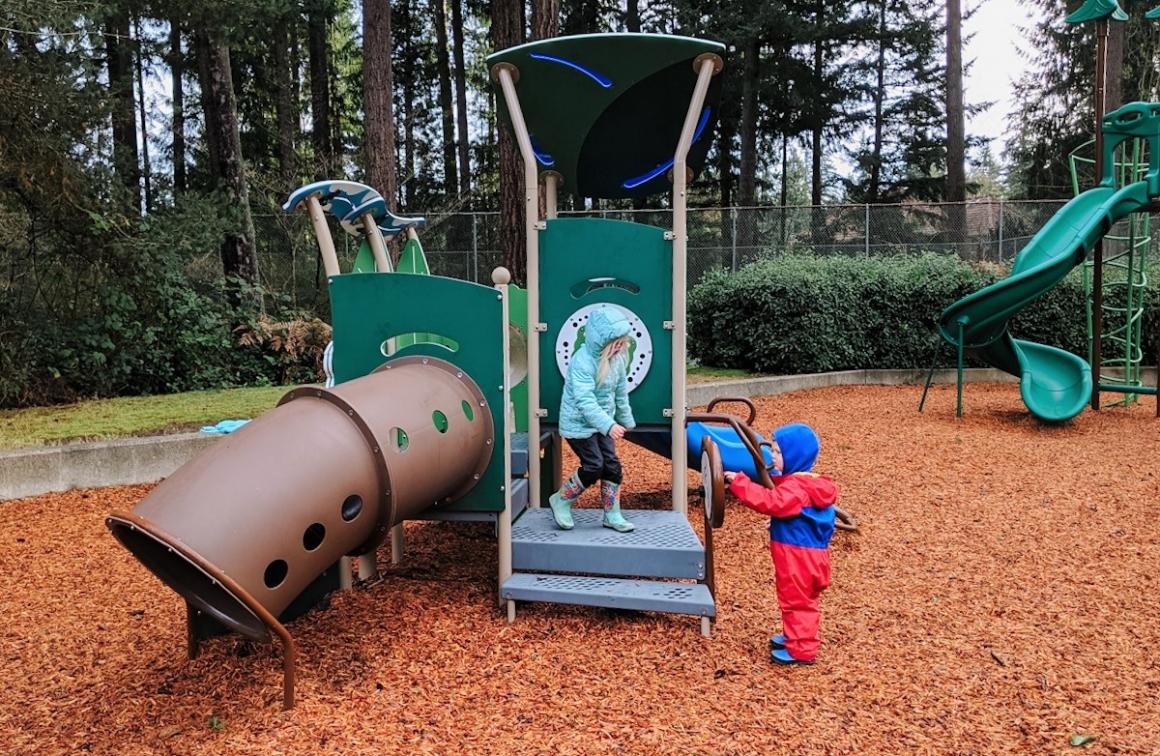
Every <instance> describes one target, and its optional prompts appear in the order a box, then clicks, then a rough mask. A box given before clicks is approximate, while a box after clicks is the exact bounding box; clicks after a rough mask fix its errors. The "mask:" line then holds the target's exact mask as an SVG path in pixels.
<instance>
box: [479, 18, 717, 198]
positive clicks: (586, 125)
mask: <svg viewBox="0 0 1160 756" xmlns="http://www.w3.org/2000/svg"><path fill="white" fill-rule="evenodd" d="M724 53H725V46H724V45H722V44H720V43H718V42H708V41H705V40H700V39H691V38H689V37H672V36H665V35H659V34H592V35H584V36H575V37H555V38H553V39H546V40H540V41H538V42H533V43H531V44H527V45H521V46H519V47H512V48H509V49H507V50H501V51H500V52H497V53H495V54H494V55H491V56H489V57H488V59H487V65H488V67H489V69H492V70H494V69H495V66H496V64H498V63H508V64H510V65H512V66H514V67H515V68H516V70H517V71H518V76H516V77H513V78H515V79H516V92H517V93H518V94H519V98H520V108H521V110H522V111H523V114H524V121H525V122H526V123H527V127H528V132H529V134H530V135H531V139H532V148H533V150H534V151H535V153H536V160H537V161H538V162H539V164H540V166H539V167H540V170H541V171H547V170H552V171H555V172H556V173H558V174H560V175H561V176H562V177H563V187H564V189H565V190H566V191H571V192H576V193H577V194H580V195H581V196H584V197H595V198H606V199H614V198H622V197H644V196H648V195H650V194H658V193H661V192H667V191H669V187H670V183H669V179H668V171H669V169H670V168H671V167H672V161H673V153H674V152H675V151H676V148H677V140H678V139H679V137H680V134H681V127H682V126H683V125H684V122H685V114H686V113H687V111H688V109H689V100H690V98H691V97H692V94H693V88H694V86H695V85H696V82H697V71H696V69H695V68H694V61H696V60H697V58H698V57H699V56H702V55H705V54H713V55H717V56H723V55H724ZM497 89H498V85H497ZM719 95H720V77H715V78H714V79H713V81H712V82H711V83H710V86H709V92H708V94H707V95H706V98H705V105H704V108H703V110H702V112H701V117H700V119H699V120H698V122H697V128H696V131H695V133H694V139H693V145H692V147H691V149H690V150H689V155H688V158H687V165H688V167H689V168H690V169H692V170H693V171H694V172H696V171H697V170H698V169H699V168H700V167H701V165H702V163H704V161H705V156H706V155H707V154H708V152H709V143H710V141H711V139H710V137H711V135H712V129H713V123H714V121H716V119H717V99H718V97H719ZM497 99H498V101H499V107H500V112H501V113H502V114H503V120H504V121H505V122H506V123H507V124H508V126H509V127H510V123H511V121H510V116H509V115H508V112H507V105H506V103H505V102H504V98H503V96H502V94H500V96H499V97H498V98H497Z"/></svg>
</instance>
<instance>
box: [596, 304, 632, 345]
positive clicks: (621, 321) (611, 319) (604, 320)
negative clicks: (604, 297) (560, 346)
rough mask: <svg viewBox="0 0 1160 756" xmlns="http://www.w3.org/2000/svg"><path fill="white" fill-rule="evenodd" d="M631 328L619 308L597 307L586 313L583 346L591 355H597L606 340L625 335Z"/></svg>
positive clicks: (606, 343)
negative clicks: (586, 320)
mask: <svg viewBox="0 0 1160 756" xmlns="http://www.w3.org/2000/svg"><path fill="white" fill-rule="evenodd" d="M631 330H632V326H631V325H629V322H628V318H627V317H625V316H624V313H622V312H621V311H620V310H618V309H616V308H615V307H610V306H608V305H605V306H603V307H597V308H596V309H595V310H593V311H592V312H591V313H590V314H589V315H588V324H587V325H586V326H585V327H584V346H585V347H587V348H588V349H589V351H591V353H592V355H593V356H597V357H598V356H600V353H601V352H602V351H604V347H606V346H607V345H608V342H610V341H612V340H613V339H619V338H620V337H621V336H627V335H628V332H629V331H631Z"/></svg>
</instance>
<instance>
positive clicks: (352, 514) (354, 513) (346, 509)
mask: <svg viewBox="0 0 1160 756" xmlns="http://www.w3.org/2000/svg"><path fill="white" fill-rule="evenodd" d="M362 508H363V500H362V497H361V496H359V495H358V494H351V495H350V496H348V497H346V498H345V499H343V501H342V520H343V522H350V521H351V520H353V519H354V518H356V517H358V516H359V514H360V513H361V512H362Z"/></svg>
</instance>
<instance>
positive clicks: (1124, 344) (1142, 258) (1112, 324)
mask: <svg viewBox="0 0 1160 756" xmlns="http://www.w3.org/2000/svg"><path fill="white" fill-rule="evenodd" d="M1094 146H1095V142H1094V140H1092V141H1088V142H1085V143H1084V144H1082V145H1080V146H1079V147H1077V148H1076V149H1075V150H1074V151H1073V152H1072V153H1071V155H1069V156H1068V163H1069V166H1070V169H1071V183H1072V191H1073V192H1074V193H1075V194H1076V195H1078V194H1079V193H1080V192H1081V187H1082V186H1084V185H1086V183H1087V179H1090V178H1091V177H1090V176H1084V179H1085V180H1083V181H1081V176H1080V174H1081V172H1083V173H1085V174H1086V173H1090V172H1091V171H1092V169H1094V166H1095V160H1094V159H1093V158H1091V157H1087V156H1085V154H1084V153H1088V154H1090V153H1091V152H1092V151H1093V149H1094ZM1116 155H1117V156H1116V165H1115V172H1116V180H1117V184H1118V186H1124V185H1126V184H1129V183H1132V182H1134V181H1140V180H1142V179H1143V178H1144V177H1145V175H1146V174H1147V173H1148V159H1149V156H1148V154H1147V143H1146V142H1145V141H1144V140H1142V139H1133V140H1130V141H1127V142H1125V143H1124V144H1123V145H1122V146H1121V147H1120V148H1119V149H1118V150H1117V153H1116ZM1085 168H1086V170H1084V169H1085ZM1151 240H1152V238H1151V218H1150V216H1149V215H1148V213H1137V214H1135V215H1133V216H1131V217H1129V218H1128V219H1127V220H1125V221H1122V222H1121V223H1120V224H1118V228H1116V229H1114V230H1113V232H1112V233H1109V234H1107V235H1106V236H1105V237H1104V247H1103V254H1102V255H1101V258H1102V264H1103V288H1104V294H1103V298H1102V302H1101V307H1100V309H1101V311H1102V313H1103V318H1102V325H1103V328H1102V333H1101V340H1102V344H1103V346H1102V348H1101V350H1100V353H1101V354H1100V364H1099V368H1098V372H1099V376H1098V382H1099V383H1117V384H1121V385H1124V386H1143V385H1144V384H1143V380H1142V376H1141V372H1140V370H1141V365H1142V364H1143V361H1144V350H1143V344H1142V341H1141V328H1142V325H1143V319H1144V301H1145V300H1144V297H1145V294H1146V289H1147V286H1148V247H1149V246H1150V244H1151ZM1096 262H1097V260H1096V259H1095V256H1094V255H1093V258H1092V259H1090V260H1088V261H1086V262H1085V263H1084V266H1083V273H1084V298H1085V300H1086V313H1087V343H1088V361H1089V362H1091V361H1092V352H1093V341H1094V339H1095V332H1094V320H1095V318H1094V314H1095V313H1094V311H1093V302H1094V297H1093V272H1094V268H1095V265H1096ZM1138 401H1139V394H1136V393H1125V394H1124V395H1123V397H1122V398H1121V399H1120V400H1119V401H1118V402H1114V403H1113V406H1114V405H1116V404H1120V405H1131V404H1135V403H1137V402H1138Z"/></svg>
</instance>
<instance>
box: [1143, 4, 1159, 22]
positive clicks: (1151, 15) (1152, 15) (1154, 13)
mask: <svg viewBox="0 0 1160 756" xmlns="http://www.w3.org/2000/svg"><path fill="white" fill-rule="evenodd" d="M1144 18H1146V19H1148V20H1149V21H1155V20H1156V19H1158V18H1160V5H1157V6H1156V7H1155V8H1153V9H1152V10H1150V11H1148V12H1147V13H1145V14H1144Z"/></svg>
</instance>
